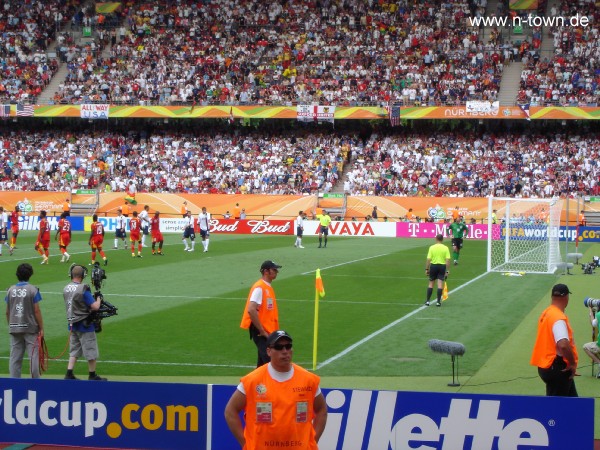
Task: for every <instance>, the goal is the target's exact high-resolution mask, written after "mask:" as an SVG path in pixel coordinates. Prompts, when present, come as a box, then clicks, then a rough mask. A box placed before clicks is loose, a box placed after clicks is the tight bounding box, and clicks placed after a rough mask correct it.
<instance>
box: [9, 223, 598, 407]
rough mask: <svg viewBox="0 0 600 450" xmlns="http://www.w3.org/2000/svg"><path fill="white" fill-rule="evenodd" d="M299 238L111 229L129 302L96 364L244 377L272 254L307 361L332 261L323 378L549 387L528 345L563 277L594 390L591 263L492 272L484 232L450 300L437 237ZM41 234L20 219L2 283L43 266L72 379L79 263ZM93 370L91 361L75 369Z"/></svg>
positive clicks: (424, 387)
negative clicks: (151, 244)
mask: <svg viewBox="0 0 600 450" xmlns="http://www.w3.org/2000/svg"><path fill="white" fill-rule="evenodd" d="M87 239H88V233H74V242H73V243H72V244H71V246H70V248H69V251H70V253H71V255H72V257H71V261H70V263H71V262H76V263H80V264H85V265H87V264H88V263H89V262H90V252H89V247H88V246H87ZM294 240H295V237H294V236H287V237H280V236H239V235H237V236H225V235H218V234H213V235H212V236H211V242H210V249H209V252H208V253H203V252H202V246H201V245H200V244H199V243H198V245H197V246H196V250H195V252H193V253H191V252H184V251H183V245H182V243H181V236H180V235H175V234H169V235H165V247H164V253H165V256H152V255H151V253H150V248H145V249H144V255H143V258H141V259H139V258H132V257H131V253H130V251H129V250H124V249H123V248H122V244H121V248H119V249H118V250H113V249H112V247H113V236H112V233H108V234H107V237H106V238H105V244H106V245H105V249H106V253H107V256H108V260H109V264H108V266H107V267H106V268H105V269H106V273H107V280H106V281H105V284H104V286H103V288H102V293H103V294H104V296H105V298H106V299H107V300H108V301H110V302H111V303H112V304H114V305H115V306H117V307H118V308H119V313H118V315H117V316H114V317H111V318H107V319H104V320H103V322H102V325H103V331H102V332H101V333H99V334H98V339H99V347H100V358H99V360H98V373H100V374H101V375H103V376H106V377H108V378H109V380H136V381H140V380H141V381H169V382H185V383H217V384H235V383H236V382H237V380H238V379H239V377H240V376H241V375H243V374H245V373H247V372H248V371H250V370H251V369H252V368H253V367H254V365H255V361H256V349H255V347H254V344H253V343H252V341H251V340H250V339H249V337H248V332H247V331H246V330H242V329H240V328H239V323H240V319H241V315H242V311H243V308H244V305H245V301H246V297H247V295H248V291H249V288H250V286H251V285H252V283H253V282H254V281H256V280H257V279H258V278H259V277H260V273H259V270H258V269H259V267H260V264H261V263H262V261H264V260H266V259H273V260H275V261H276V262H277V263H278V264H281V265H282V266H283V268H282V269H281V270H280V272H279V276H278V278H277V279H276V280H275V282H274V284H273V286H274V288H275V292H276V295H277V300H278V303H279V314H280V323H281V326H282V327H283V328H284V329H285V330H287V331H288V332H289V333H290V334H291V335H292V336H293V337H294V350H295V352H294V360H295V362H297V363H299V364H301V365H303V366H305V367H307V368H312V361H313V334H314V333H313V324H314V311H315V308H314V296H315V270H316V269H317V268H320V269H321V274H322V278H323V282H324V285H325V291H326V296H325V297H324V298H323V299H322V300H321V301H320V310H319V328H318V330H319V331H318V350H317V361H318V368H317V371H316V372H317V374H319V375H320V376H321V377H322V385H323V386H325V387H339V388H365V389H392V390H407V391H410V390H412V391H440V392H469V393H498V394H517V395H544V387H543V385H542V382H541V381H540V380H539V378H538V376H537V370H536V369H535V368H534V367H532V366H530V365H529V358H530V354H531V348H532V345H533V342H534V338H535V328H536V322H537V318H538V316H539V314H540V312H541V311H542V310H543V309H544V308H545V307H546V306H547V305H548V304H549V291H550V288H551V287H552V285H554V284H555V283H557V282H559V281H562V282H565V283H567V284H568V285H569V287H570V289H571V291H572V292H573V294H572V295H571V303H570V305H569V307H568V309H567V314H568V315H569V317H570V320H571V324H572V326H573V329H574V332H575V340H576V342H577V346H578V348H579V349H580V351H579V356H580V364H579V366H580V369H579V373H580V374H581V375H582V376H581V377H578V378H577V380H576V383H577V388H578V391H579V394H580V396H588V397H594V396H596V392H597V384H598V380H597V379H595V378H593V377H592V376H591V368H590V366H591V364H590V360H589V358H587V356H586V355H585V354H584V352H583V350H581V345H582V344H583V343H585V342H587V341H589V340H590V339H591V327H590V324H589V321H588V316H587V309H585V308H584V307H583V298H584V297H588V296H591V297H600V283H599V282H598V279H597V276H598V275H582V273H581V269H580V268H579V267H575V268H574V269H573V270H572V272H573V273H574V275H573V276H562V277H561V276H554V275H525V276H522V277H509V276H503V275H502V274H498V273H494V274H485V266H486V243H485V242H483V241H469V240H467V241H466V242H465V246H464V248H463V250H462V252H461V258H460V264H459V265H458V266H452V267H451V273H450V277H449V278H448V285H449V290H450V296H449V299H448V300H447V301H446V302H444V303H443V306H442V307H441V308H437V307H435V306H430V307H424V306H423V302H424V300H425V292H426V286H427V280H426V278H425V271H424V268H425V258H426V254H427V249H428V247H429V245H431V244H432V243H433V241H430V240H424V239H396V238H357V237H337V236H333V237H330V239H329V244H328V247H327V248H325V249H319V248H317V245H318V243H317V238H316V237H310V236H309V237H305V238H304V240H303V245H304V246H305V247H306V248H304V249H297V248H295V247H294V246H293V244H294ZM34 241H35V234H34V233H33V232H22V233H21V234H20V236H19V240H18V242H17V247H18V248H17V250H15V254H14V255H13V256H8V251H7V249H6V248H5V249H4V252H3V253H4V255H3V256H2V257H0V273H1V274H2V275H1V277H0V288H1V289H2V291H4V292H5V291H6V289H7V288H8V287H9V286H10V285H11V284H13V283H14V282H16V278H15V276H14V273H15V271H16V267H17V265H18V264H20V263H22V262H29V263H31V264H32V265H33V267H34V271H35V273H34V276H33V277H32V279H31V283H32V284H34V285H36V286H38V287H39V288H40V291H41V293H42V296H43V301H42V303H41V309H42V313H43V317H44V323H45V335H46V343H47V346H48V351H49V354H50V357H52V358H56V359H51V360H50V361H49V364H48V371H47V372H46V373H45V375H44V376H47V377H57V378H60V377H62V376H63V375H64V372H65V370H66V360H67V356H68V353H67V352H68V350H66V347H67V338H68V331H67V326H66V318H65V307H64V302H63V298H62V289H63V288H64V286H65V285H66V284H67V282H68V280H69V278H68V276H67V272H68V268H69V265H70V263H62V264H61V263H59V259H60V255H59V254H58V247H57V245H56V244H55V242H54V241H53V242H52V247H51V258H50V264H49V265H48V266H45V265H40V264H39V263H40V261H41V258H40V257H39V255H38V254H37V253H36V252H35V251H34V249H33V243H34ZM119 242H120V241H119ZM445 243H446V244H447V245H449V244H450V243H449V239H447V240H445ZM570 245H571V247H573V244H570ZM582 250H583V251H584V252H585V255H584V258H583V259H582V261H583V262H588V261H591V259H592V255H594V254H598V253H599V252H600V250H599V248H598V246H597V245H587V246H580V251H582ZM561 251H563V252H564V247H563V244H561ZM569 251H574V248H570V250H569ZM86 282H89V276H88V278H86ZM434 295H435V294H434ZM0 332H2V333H4V336H5V339H4V343H5V344H4V345H0V375H1V376H7V373H8V354H9V351H8V345H7V344H8V336H6V334H7V326H6V321H2V325H1V326H0ZM430 339H441V340H448V341H455V342H460V343H462V344H464V345H465V347H466V353H465V355H464V356H462V357H460V358H458V364H459V367H458V379H459V381H460V383H461V386H459V387H448V386H447V383H448V382H450V381H452V371H451V363H450V357H449V356H448V355H443V354H438V353H433V352H432V351H431V350H430V349H429V347H428V341H429V340H430ZM27 370H28V365H27V363H24V373H26V372H27ZM86 371H87V365H86V364H85V362H83V361H79V362H78V364H77V366H76V368H75V373H76V374H85V372H86Z"/></svg>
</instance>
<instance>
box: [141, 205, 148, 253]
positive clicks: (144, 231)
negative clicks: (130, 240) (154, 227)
mask: <svg viewBox="0 0 600 450" xmlns="http://www.w3.org/2000/svg"><path fill="white" fill-rule="evenodd" d="M148 211H150V207H149V206H148V205H146V206H144V209H143V210H142V212H141V213H140V216H139V217H140V220H141V221H142V247H147V245H146V243H145V241H146V236H148V228H150V216H149V215H148Z"/></svg>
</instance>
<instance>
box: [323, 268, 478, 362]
mask: <svg viewBox="0 0 600 450" xmlns="http://www.w3.org/2000/svg"><path fill="white" fill-rule="evenodd" d="M486 275H487V273H483V274H481V275H479V276H478V277H475V278H473V279H472V280H470V281H467V282H466V283H465V284H461V285H460V286H459V287H457V288H456V289H453V290H452V291H450V292H448V295H450V294H453V293H454V292H456V291H459V290H460V289H462V288H464V287H465V286H468V285H469V284H471V283H474V282H475V281H477V280H479V279H480V278H483V277H484V276H486ZM425 308H429V307H428V306H425V305H421V307H420V308H417V309H415V310H414V311H411V312H409V313H408V314H406V315H405V316H402V317H400V318H399V319H397V320H394V321H393V322H392V323H390V324H388V325H386V326H385V327H383V328H380V329H379V330H377V331H374V332H373V333H371V334H369V335H368V336H366V337H364V338H362V339H361V340H360V341H358V342H356V343H355V344H352V345H351V346H350V347H347V348H346V349H344V350H342V351H341V352H340V353H338V354H337V355H334V356H332V357H331V358H329V359H327V360H325V361H323V362H322V363H320V364H317V369H321V368H323V367H325V366H327V365H329V364H330V363H332V362H334V361H336V360H338V359H340V358H341V357H343V356H345V355H347V354H348V353H350V352H351V351H352V350H354V349H355V348H357V347H359V346H361V345H362V344H364V343H365V342H368V341H370V340H371V339H373V338H374V337H377V336H379V335H380V334H382V333H384V332H386V331H387V330H389V329H390V328H392V327H395V326H396V325H398V324H399V323H401V322H404V321H405V320H407V319H409V318H410V317H412V316H414V315H415V314H417V313H418V312H420V311H422V310H424V309H425Z"/></svg>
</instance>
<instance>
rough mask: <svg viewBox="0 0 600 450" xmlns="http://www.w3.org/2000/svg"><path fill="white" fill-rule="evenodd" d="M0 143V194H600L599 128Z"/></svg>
mask: <svg viewBox="0 0 600 450" xmlns="http://www.w3.org/2000/svg"><path fill="white" fill-rule="evenodd" d="M0 142H1V143H2V149H3V153H2V157H1V158H0V171H1V177H0V190H51V191H53V190H71V189H75V188H94V187H100V188H101V189H104V190H105V191H115V192H126V190H127V188H128V184H129V181H133V183H134V185H135V188H136V190H137V191H141V192H190V193H265V194H314V193H316V192H330V191H331V190H332V189H333V187H334V186H335V185H336V183H338V182H339V183H342V185H343V190H344V191H345V192H346V193H348V194H352V195H407V196H409V195H410V196H415V195H416V196H442V195H444V196H486V195H489V194H494V195H498V196H516V197H519V196H523V197H551V196H553V195H562V196H564V195H568V194H569V193H577V194H580V195H600V167H599V166H598V163H597V160H598V155H599V154H600V138H599V137H598V134H597V133H583V134H581V135H573V134H566V133H561V132H560V131H559V132H554V133H548V132H545V133H542V132H539V134H527V133H516V132H515V133H509V132H498V133H471V134H469V133H458V132H456V133H453V132H438V133H435V134H429V133H428V134H425V133H423V134H420V133H419V132H399V133H395V134H393V135H391V134H390V135H385V134H375V133H374V134H372V135H371V136H370V137H359V136H358V135H357V134H355V133H343V132H335V133H331V132H329V131H311V130H304V131H299V130H297V129H295V130H289V131H281V132H270V131H265V130H262V131H261V130H252V131H243V132H239V131H235V130H233V129H230V128H223V129H221V130H216V131H211V132H204V131H199V132H185V133H184V132H176V131H169V130H167V129H165V130H163V131H160V132H154V133H145V132H141V133H140V132H128V133H127V132H119V131H114V132H111V131H104V132H91V131H84V132H74V131H68V130H65V131H60V130H52V131H36V132H32V131H30V130H25V129H21V130H16V131H12V132H10V133H5V135H4V136H2V137H1V138H0ZM342 174H343V176H342Z"/></svg>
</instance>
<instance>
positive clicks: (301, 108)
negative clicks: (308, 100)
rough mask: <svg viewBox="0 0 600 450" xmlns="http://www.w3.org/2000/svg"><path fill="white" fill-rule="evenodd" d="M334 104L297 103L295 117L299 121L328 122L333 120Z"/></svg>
mask: <svg viewBox="0 0 600 450" xmlns="http://www.w3.org/2000/svg"><path fill="white" fill-rule="evenodd" d="M335 108H336V107H335V106H329V105H327V106H324V105H298V106H297V107H296V119H297V120H298V121H299V122H330V123H334V121H335Z"/></svg>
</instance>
